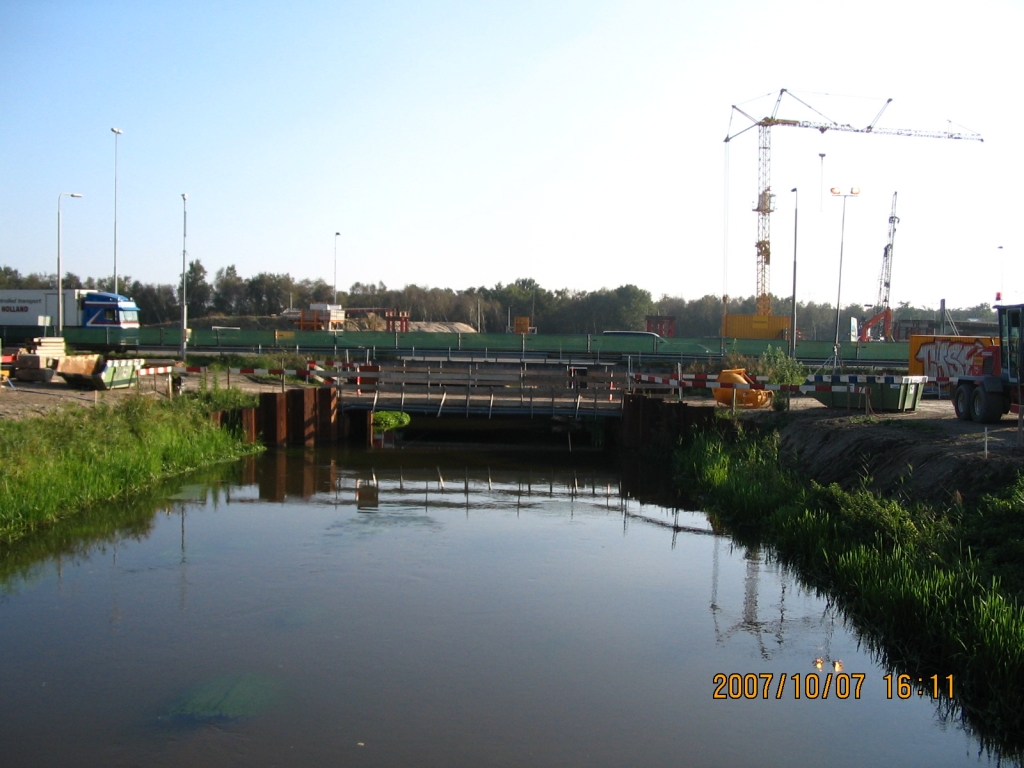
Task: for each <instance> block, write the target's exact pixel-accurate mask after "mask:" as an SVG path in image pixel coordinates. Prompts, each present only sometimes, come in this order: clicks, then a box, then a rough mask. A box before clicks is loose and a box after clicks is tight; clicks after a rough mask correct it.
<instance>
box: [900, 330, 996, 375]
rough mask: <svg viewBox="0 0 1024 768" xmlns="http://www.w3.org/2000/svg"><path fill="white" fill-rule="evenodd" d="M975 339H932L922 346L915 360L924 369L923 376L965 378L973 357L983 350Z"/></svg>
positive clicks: (979, 342) (982, 346)
mask: <svg viewBox="0 0 1024 768" xmlns="http://www.w3.org/2000/svg"><path fill="white" fill-rule="evenodd" d="M984 346H985V345H984V344H982V343H981V341H978V340H977V339H970V340H955V341H954V340H949V339H934V340H932V341H929V342H927V343H925V344H922V345H921V346H920V348H918V350H917V355H916V356H915V359H916V360H917V361H918V362H919V363H920V364H921V367H922V368H923V369H924V375H925V376H929V377H932V378H935V377H940V378H941V377H947V376H948V377H949V378H955V377H957V376H966V375H967V373H968V372H969V369H970V367H971V361H972V360H973V359H974V356H975V355H976V354H978V352H979V351H981V349H983V348H984Z"/></svg>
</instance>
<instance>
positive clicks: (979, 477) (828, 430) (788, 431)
mask: <svg viewBox="0 0 1024 768" xmlns="http://www.w3.org/2000/svg"><path fill="white" fill-rule="evenodd" d="M755 418H757V417H755ZM780 437H781V440H782V443H781V448H782V452H783V455H784V456H786V457H787V460H788V461H789V462H790V463H791V465H792V466H793V467H794V468H795V469H796V470H797V471H798V472H800V473H802V474H805V475H806V476H807V477H810V478H812V479H814V480H817V481H818V482H820V483H833V482H835V483H838V484H839V485H841V486H843V487H844V488H853V487H856V486H859V485H861V484H862V483H863V484H866V485H868V486H869V487H871V488H873V489H874V490H876V491H878V492H880V493H883V494H886V495H898V496H901V497H904V498H908V499H914V500H921V501H931V502H936V503H949V502H951V501H956V500H959V499H964V500H970V499H973V498H977V497H978V496H979V495H981V494H984V493H989V492H992V491H996V490H999V489H1001V488H1003V487H1005V486H1006V485H1008V484H1009V483H1011V482H1013V480H1014V478H1015V477H1016V476H1017V474H1018V473H1019V472H1020V471H1021V470H1022V469H1024V450H1022V449H1021V448H1018V447H1017V441H1018V435H1017V418H1016V416H1014V415H1012V414H1008V415H1006V416H1004V417H1003V420H1002V421H1000V422H998V423H997V424H989V425H984V424H977V423H975V422H972V421H960V420H958V419H957V418H956V416H955V415H954V413H953V406H952V404H951V403H950V402H949V400H945V399H944V400H924V401H923V402H922V403H921V404H920V406H919V407H918V409H917V410H916V411H913V412H907V413H878V414H875V415H873V416H865V415H864V414H863V413H857V412H855V411H851V412H847V411H845V410H843V409H831V408H825V407H824V406H822V405H820V404H819V403H818V402H817V401H815V400H812V399H810V398H804V399H801V400H800V401H799V402H798V404H797V407H796V408H794V410H793V412H792V417H791V418H790V419H788V420H787V423H785V425H784V426H783V427H782V428H781V429H780ZM986 446H987V449H986Z"/></svg>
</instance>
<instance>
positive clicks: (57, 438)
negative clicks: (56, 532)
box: [0, 396, 255, 543]
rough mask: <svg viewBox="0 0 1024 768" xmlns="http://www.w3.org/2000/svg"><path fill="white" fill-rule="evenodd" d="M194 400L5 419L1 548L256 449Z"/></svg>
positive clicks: (1, 431)
mask: <svg viewBox="0 0 1024 768" xmlns="http://www.w3.org/2000/svg"><path fill="white" fill-rule="evenodd" d="M207 412H208V408H206V407H204V405H203V403H201V402H199V401H197V400H195V399H191V398H184V397H183V398H177V399H175V400H173V401H166V400H155V399H153V398H148V397H144V396H139V397H131V398H128V399H126V400H123V401H122V402H121V403H119V404H118V405H116V406H114V407H108V406H104V405H99V406H97V407H95V408H66V409H63V410H60V411H56V412H52V413H50V414H47V415H45V416H41V417H39V418H35V419H24V420H21V421H2V422H0V543H5V542H11V541H14V540H16V539H19V538H22V537H24V536H25V535H27V534H29V533H31V532H32V531H33V530H35V529H37V528H39V527H40V526H45V525H49V524H51V523H53V522H56V521H58V520H60V519H62V518H65V517H68V516H70V515H74V514H77V513H78V512H80V511H81V510H83V509H85V508H87V507H90V506H92V505H96V504H99V503H101V502H106V501H111V500H115V499H121V498H125V497H127V496H130V495H132V494H134V493H136V492H138V491H139V490H141V489H144V488H146V487H148V486H150V485H151V484H152V483H154V482H155V481H157V480H159V479H161V478H165V477H170V476H172V475H177V474H180V473H182V472H186V471H189V470H192V469H195V468H197V467H200V466H203V465H205V464H210V463H212V462H215V461H223V460H225V459H231V458H235V457H237V456H240V455H243V454H245V453H247V452H251V451H253V450H255V446H252V445H245V444H244V443H242V442H241V440H240V439H239V438H238V437H237V436H236V435H234V434H232V433H231V432H229V431H226V430H221V429H219V428H217V427H215V426H214V425H213V424H212V423H211V422H210V420H209V417H208V416H207Z"/></svg>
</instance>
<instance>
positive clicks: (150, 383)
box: [0, 373, 293, 419]
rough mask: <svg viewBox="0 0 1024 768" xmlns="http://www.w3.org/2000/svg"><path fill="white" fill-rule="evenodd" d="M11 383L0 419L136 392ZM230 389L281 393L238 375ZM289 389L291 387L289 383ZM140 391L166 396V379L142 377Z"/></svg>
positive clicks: (195, 380) (1, 394)
mask: <svg viewBox="0 0 1024 768" xmlns="http://www.w3.org/2000/svg"><path fill="white" fill-rule="evenodd" d="M217 382H218V384H219V385H220V386H221V387H226V386H227V375H226V374H224V373H220V374H218V379H217ZM199 383H200V378H199V376H197V375H192V376H186V377H185V378H184V380H183V389H185V390H190V389H196V388H198V387H199ZM207 383H208V385H210V386H212V385H213V374H209V375H208V378H207ZM13 384H14V386H13V387H8V386H7V385H6V384H5V385H4V386H2V387H0V419H24V418H30V417H32V416H41V415H42V414H44V413H46V412H47V411H52V410H54V409H55V408H61V407H64V406H67V407H73V408H74V407H82V408H91V407H92V406H94V405H95V404H97V403H108V404H114V403H116V402H117V401H118V400H121V399H122V398H125V397H128V396H129V395H131V394H134V393H135V392H136V388H135V387H134V386H132V387H124V388H121V389H110V390H105V391H91V390H82V389H73V388H71V387H69V386H68V385H67V384H65V383H64V381H63V380H62V379H60V378H59V377H55V378H54V379H53V381H51V382H50V383H48V384H41V383H34V382H27V381H14V382H13ZM231 386H233V387H239V388H241V389H242V390H244V391H246V392H280V391H281V384H280V382H279V381H273V382H270V381H259V380H256V379H255V377H243V376H238V375H235V376H232V377H231ZM289 386H293V385H291V384H289ZM139 391H141V392H142V393H143V394H145V395H147V396H150V397H167V377H166V376H163V375H160V376H152V377H144V378H143V379H142V386H141V387H140V388H139Z"/></svg>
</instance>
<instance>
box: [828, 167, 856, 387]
mask: <svg viewBox="0 0 1024 768" xmlns="http://www.w3.org/2000/svg"><path fill="white" fill-rule="evenodd" d="M831 192H832V196H833V197H841V198H843V223H842V225H841V226H840V229H839V286H838V288H836V339H835V342H834V346H833V348H832V355H833V360H834V363H833V370H835V367H837V366H838V365H839V298H840V296H842V293H843V242H844V240H845V237H846V198H848V197H856V196H857V195H859V194H860V189H859V188H857V187H853V188H852V189H851V190H850V191H849V192H843V191H842V190H841V189H839V188H838V187H832V189H831Z"/></svg>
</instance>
